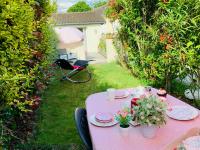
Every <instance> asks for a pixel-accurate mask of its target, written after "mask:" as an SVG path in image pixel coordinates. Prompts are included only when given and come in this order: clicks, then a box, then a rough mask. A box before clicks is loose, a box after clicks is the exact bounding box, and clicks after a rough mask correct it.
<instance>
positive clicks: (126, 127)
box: [119, 124, 130, 137]
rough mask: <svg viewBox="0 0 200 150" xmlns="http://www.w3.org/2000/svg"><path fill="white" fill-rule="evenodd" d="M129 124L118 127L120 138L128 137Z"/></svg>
mask: <svg viewBox="0 0 200 150" xmlns="http://www.w3.org/2000/svg"><path fill="white" fill-rule="evenodd" d="M129 126H130V125H129V124H128V125H120V128H119V130H120V134H121V135H122V136H124V137H125V136H128V134H129Z"/></svg>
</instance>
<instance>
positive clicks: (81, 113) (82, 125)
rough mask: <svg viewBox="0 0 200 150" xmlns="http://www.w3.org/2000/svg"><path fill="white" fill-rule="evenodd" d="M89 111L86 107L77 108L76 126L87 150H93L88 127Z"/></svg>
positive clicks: (75, 115) (75, 114)
mask: <svg viewBox="0 0 200 150" xmlns="http://www.w3.org/2000/svg"><path fill="white" fill-rule="evenodd" d="M86 115H87V112H86V109H84V108H76V110H75V113H74V118H75V122H76V128H77V130H78V133H79V135H80V137H81V140H82V141H83V143H84V145H85V147H86V148H87V150H92V142H91V139H90V133H89V129H88V121H87V117H86Z"/></svg>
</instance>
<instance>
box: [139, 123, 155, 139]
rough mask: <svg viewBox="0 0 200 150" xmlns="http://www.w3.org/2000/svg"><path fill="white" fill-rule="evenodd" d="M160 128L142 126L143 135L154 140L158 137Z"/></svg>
mask: <svg viewBox="0 0 200 150" xmlns="http://www.w3.org/2000/svg"><path fill="white" fill-rule="evenodd" d="M157 130H158V127H157V126H148V125H142V126H141V133H142V135H143V136H144V137H145V138H154V137H155V136H156V133H157Z"/></svg>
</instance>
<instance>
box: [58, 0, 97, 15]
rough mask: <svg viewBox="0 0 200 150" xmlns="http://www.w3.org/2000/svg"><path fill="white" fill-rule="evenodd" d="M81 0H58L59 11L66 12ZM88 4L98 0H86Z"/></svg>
mask: <svg viewBox="0 0 200 150" xmlns="http://www.w3.org/2000/svg"><path fill="white" fill-rule="evenodd" d="M78 1H79V0H57V6H58V12H66V10H67V9H68V8H69V7H70V6H72V5H73V4H75V3H76V2H78ZM85 1H86V2H87V3H88V4H90V5H91V4H92V3H93V2H95V1H98V0H85Z"/></svg>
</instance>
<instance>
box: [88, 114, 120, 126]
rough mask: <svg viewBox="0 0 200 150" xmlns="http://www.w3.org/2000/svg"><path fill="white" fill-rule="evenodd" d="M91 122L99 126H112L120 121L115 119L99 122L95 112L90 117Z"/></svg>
mask: <svg viewBox="0 0 200 150" xmlns="http://www.w3.org/2000/svg"><path fill="white" fill-rule="evenodd" d="M89 121H90V123H91V124H93V125H95V126H98V127H110V126H114V125H116V124H117V123H118V121H117V120H115V119H113V121H111V122H109V123H101V122H98V121H96V119H95V114H94V115H92V116H90V119H89Z"/></svg>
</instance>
